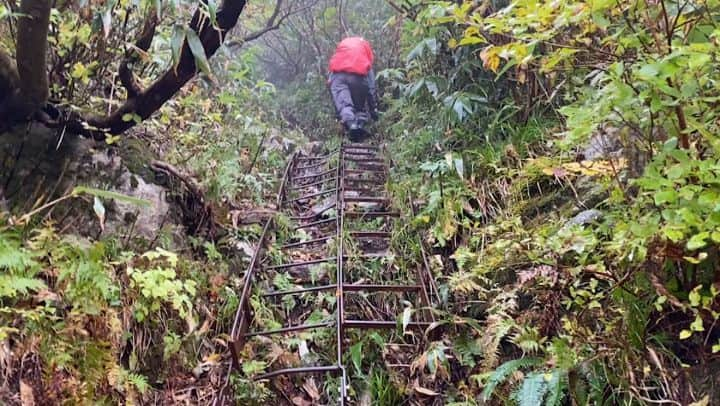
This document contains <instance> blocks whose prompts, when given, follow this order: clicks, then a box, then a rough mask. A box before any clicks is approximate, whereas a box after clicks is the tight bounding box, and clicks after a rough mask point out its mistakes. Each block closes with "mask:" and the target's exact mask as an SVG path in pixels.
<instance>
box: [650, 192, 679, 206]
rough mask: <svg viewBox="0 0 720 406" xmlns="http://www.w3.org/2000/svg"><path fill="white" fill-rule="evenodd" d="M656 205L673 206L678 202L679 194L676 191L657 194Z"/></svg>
mask: <svg viewBox="0 0 720 406" xmlns="http://www.w3.org/2000/svg"><path fill="white" fill-rule="evenodd" d="M654 197H655V204H656V205H658V206H659V205H661V204H663V203H669V204H673V203H675V202H676V201H677V192H676V191H675V189H668V190H662V191H659V192H657V193H655V196H654Z"/></svg>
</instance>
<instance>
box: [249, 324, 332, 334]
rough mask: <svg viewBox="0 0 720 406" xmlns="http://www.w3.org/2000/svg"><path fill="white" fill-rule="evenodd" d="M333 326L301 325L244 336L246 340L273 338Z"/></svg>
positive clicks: (254, 332) (255, 332)
mask: <svg viewBox="0 0 720 406" xmlns="http://www.w3.org/2000/svg"><path fill="white" fill-rule="evenodd" d="M332 325H333V322H325V323H313V324H300V325H297V326H289V327H283V328H278V329H275V330H266V331H253V332H250V333H245V335H244V336H245V338H250V337H264V336H271V335H275V334H285V333H292V332H293V331H305V330H314V329H318V328H325V327H330V326H332Z"/></svg>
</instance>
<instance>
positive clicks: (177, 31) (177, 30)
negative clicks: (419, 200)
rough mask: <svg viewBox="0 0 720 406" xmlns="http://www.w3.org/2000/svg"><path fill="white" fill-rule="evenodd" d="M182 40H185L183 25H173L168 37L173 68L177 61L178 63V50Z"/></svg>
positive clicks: (175, 66) (180, 47)
mask: <svg viewBox="0 0 720 406" xmlns="http://www.w3.org/2000/svg"><path fill="white" fill-rule="evenodd" d="M183 41H185V27H183V26H182V25H180V24H175V25H174V26H173V32H172V39H170V49H171V51H172V62H173V69H176V68H177V65H178V63H180V50H181V49H182V45H183Z"/></svg>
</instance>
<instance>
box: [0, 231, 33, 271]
mask: <svg viewBox="0 0 720 406" xmlns="http://www.w3.org/2000/svg"><path fill="white" fill-rule="evenodd" d="M33 257H34V255H33V253H32V252H30V251H28V250H27V249H25V248H23V247H22V246H21V244H20V242H18V241H16V240H15V239H11V238H10V236H8V235H7V234H0V269H2V270H7V271H10V272H23V271H26V270H28V269H30V268H33V267H35V266H37V265H38V264H37V262H36V261H35V260H34V259H33Z"/></svg>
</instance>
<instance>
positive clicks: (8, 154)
mask: <svg viewBox="0 0 720 406" xmlns="http://www.w3.org/2000/svg"><path fill="white" fill-rule="evenodd" d="M33 127H34V128H29V129H28V128H23V129H21V130H19V131H14V132H11V133H7V134H2V135H0V165H2V166H0V168H2V169H1V170H0V202H4V206H5V207H0V209H6V210H10V211H11V212H13V213H14V214H16V215H21V214H23V213H27V212H28V211H30V210H32V209H33V207H38V206H39V205H41V204H45V203H47V202H49V201H51V200H53V199H56V198H58V197H60V196H63V195H65V194H67V193H69V192H70V191H72V189H73V188H75V187H76V186H86V187H90V188H95V189H100V190H106V191H112V192H116V193H120V194H123V195H126V196H130V197H134V198H138V199H143V200H146V201H147V202H148V203H149V205H148V206H138V205H135V204H133V203H130V202H126V201H120V200H113V199H101V200H102V203H103V205H104V206H105V209H106V221H105V227H104V231H101V227H100V223H99V220H98V219H97V217H96V216H95V214H94V211H93V209H92V198H87V197H84V198H82V199H81V198H77V199H71V200H68V201H66V202H63V203H62V204H59V205H57V206H55V207H53V208H50V209H48V211H47V212H44V213H39V214H38V216H43V215H48V216H49V217H50V218H51V219H52V220H54V221H55V222H56V223H58V226H59V227H68V230H69V231H71V232H75V233H77V234H80V235H83V236H92V237H98V236H111V235H115V236H119V237H124V236H125V235H126V234H128V233H132V235H133V236H141V237H144V238H145V239H149V240H152V239H155V238H156V237H157V235H158V232H159V230H160V229H161V228H163V227H177V225H176V224H175V223H176V222H175V218H174V217H175V216H174V215H173V214H172V213H173V210H172V207H171V206H170V205H169V204H168V202H167V200H166V190H165V189H164V188H163V187H161V186H159V185H156V184H154V183H152V180H150V179H145V178H143V177H142V176H140V175H138V174H136V173H133V172H132V171H131V170H130V169H128V166H127V164H126V159H124V158H123V157H122V156H121V154H120V153H119V151H118V149H117V148H108V147H107V146H106V145H104V144H102V143H97V142H95V141H92V140H88V139H82V138H77V137H74V136H73V137H62V136H59V135H58V134H56V133H55V132H54V131H50V130H48V129H46V128H44V127H41V126H39V125H34V126H33ZM136 153H137V152H136ZM131 160H133V161H143V162H149V161H150V160H152V157H151V156H147V157H132V159H131ZM145 177H146V178H147V177H148V176H147V174H146V175H145Z"/></svg>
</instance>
